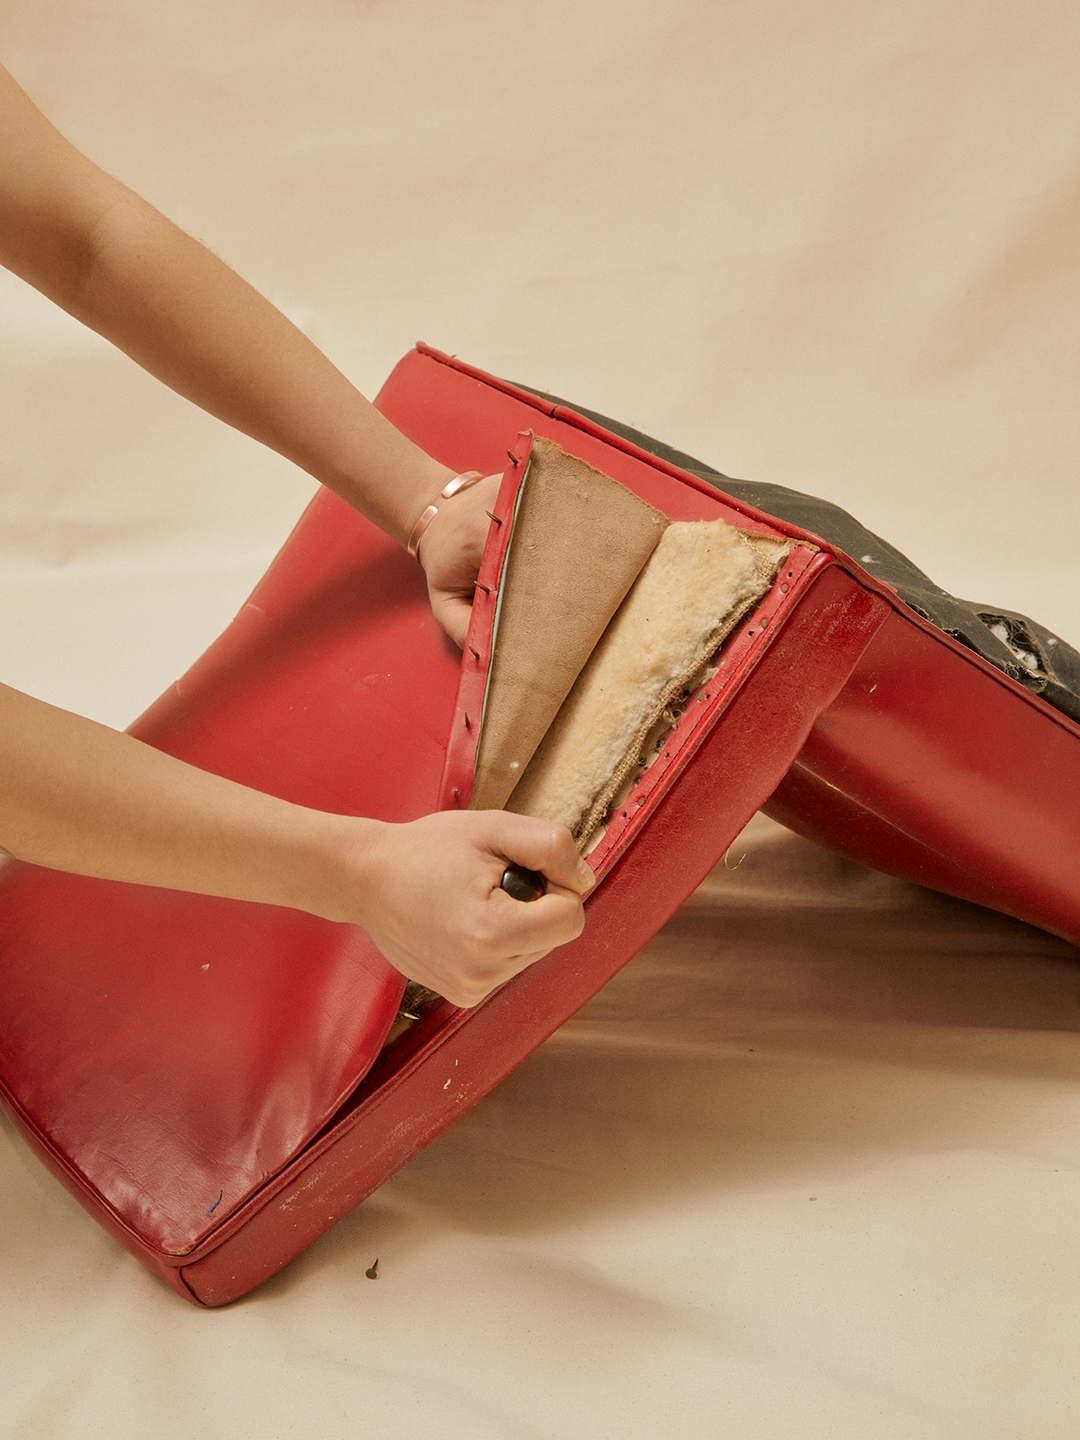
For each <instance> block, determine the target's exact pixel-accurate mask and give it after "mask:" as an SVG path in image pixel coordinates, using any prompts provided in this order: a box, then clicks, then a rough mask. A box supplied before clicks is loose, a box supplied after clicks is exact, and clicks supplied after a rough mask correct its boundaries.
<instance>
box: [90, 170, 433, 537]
mask: <svg viewBox="0 0 1080 1440" xmlns="http://www.w3.org/2000/svg"><path fill="white" fill-rule="evenodd" d="M62 303H64V304H65V308H67V309H69V310H70V311H71V313H73V314H75V315H76V316H77V318H78V319H80V320H82V321H83V322H84V323H86V324H87V325H89V326H91V327H92V328H93V329H95V330H97V331H98V332H99V333H100V334H102V335H104V336H105V337H106V338H107V339H109V340H111V341H112V342H113V343H114V344H115V345H117V346H118V347H119V348H120V349H122V350H124V351H125V352H126V353H127V354H128V355H130V356H131V358H132V359H133V360H135V361H137V362H138V364H140V365H141V366H143V368H144V369H146V370H148V371H150V373H151V374H153V375H156V376H157V377H158V378H159V379H160V380H162V381H164V382H165V384H167V385H169V386H170V387H171V388H172V389H174V390H176V391H177V392H179V393H180V394H181V395H184V396H186V397H187V398H188V399H189V400H192V401H194V402H195V403H196V404H198V405H200V406H201V407H202V408H203V409H205V410H207V411H209V412H210V413H211V414H213V415H216V416H217V417H218V418H219V419H221V420H224V421H225V422H226V423H228V424H229V425H232V426H234V427H235V428H236V429H238V430H242V431H243V432H244V433H245V434H248V435H250V436H252V437H253V438H254V439H256V440H259V441H261V442H262V443H263V444H265V445H268V446H269V447H270V448H271V449H273V450H276V451H278V452H279V453H280V454H282V455H284V456H286V458H287V459H289V460H292V461H293V462H294V463H295V464H297V465H299V466H301V467H302V468H303V469H304V470H306V471H307V472H308V473H309V474H311V475H313V476H314V477H315V478H316V479H317V480H319V481H321V482H322V483H323V484H324V485H327V486H328V487H329V488H330V489H332V490H334V491H336V492H337V493H338V494H339V495H341V496H342V497H343V498H344V499H346V500H347V501H348V502H349V503H350V504H352V505H354V506H355V507H356V508H357V509H358V510H360V511H362V512H363V513H364V514H366V515H367V516H368V517H369V518H370V519H371V520H373V521H374V522H375V523H376V524H377V525H379V526H380V527H381V528H382V529H384V530H385V531H386V532H387V533H388V534H390V535H392V536H393V537H394V538H395V539H396V540H398V541H399V542H400V543H402V544H404V543H405V542H406V541H407V539H408V537H409V534H410V532H411V530H412V527H413V525H414V523H415V521H416V518H417V516H418V515H419V514H420V512H421V511H422V510H423V509H424V507H425V506H426V505H428V504H429V503H430V501H431V500H432V499H433V498H434V496H436V495H437V493H438V491H439V490H440V489H441V488H442V486H443V485H444V484H445V483H446V481H447V479H448V478H449V477H450V476H451V474H452V473H453V472H452V471H450V470H448V469H447V467H445V466H443V465H440V464H439V463H438V462H436V461H434V460H432V459H431V458H430V457H429V456H428V455H426V454H425V453H424V452H423V451H422V450H420V449H419V447H418V446H416V445H414V444H413V443H412V441H410V440H408V439H406V437H405V436H404V435H402V434H401V432H400V431H398V430H397V429H395V428H394V426H392V425H391V424H390V423H389V422H388V421H386V420H385V419H384V418H383V417H382V416H381V415H380V414H379V412H378V411H377V410H376V409H375V408H374V407H373V406H372V405H371V404H369V402H368V401H367V400H366V399H365V398H364V397H363V396H362V395H361V394H360V393H359V391H358V390H357V389H356V388H355V387H354V386H353V385H352V384H351V383H350V382H349V381H348V380H347V379H346V378H345V376H344V375H342V374H341V372H340V371H339V370H337V369H336V367H335V366H334V365H332V364H331V363H330V361H329V360H328V359H327V358H326V357H325V356H324V355H323V354H322V353H321V352H320V351H319V350H317V349H316V347H315V346H314V345H312V344H311V342H310V341H309V340H308V339H307V338H306V336H304V335H303V334H302V333H301V332H300V331H299V330H297V329H296V327H295V326H294V325H293V324H291V322H290V321H289V320H287V319H286V318H285V316H283V315H282V314H281V313H280V312H279V311H278V310H276V309H275V308H274V307H273V306H272V305H271V304H270V303H269V302H268V301H267V300H265V299H263V297H262V296H261V295H259V294H258V293H257V292H256V291H255V290H253V289H252V287H251V286H250V285H248V284H247V283H246V282H245V281H244V280H242V279H241V278H240V277H239V276H238V275H236V274H234V273H233V271H231V270H230V269H229V268H228V267H227V266H226V265H224V264H223V263H222V262H221V261H220V260H218V259H217V258H216V257H215V256H214V255H212V254H211V253H210V252H209V251H208V250H207V249H205V247H204V246H202V245H200V244H199V243H198V242H197V241H195V240H193V239H191V238H190V236H188V235H185V234H184V233H183V232H182V231H180V230H178V229H177V228H176V226H175V225H173V224H172V223H171V222H170V221H168V220H166V219H165V218H164V217H163V216H161V215H160V214H158V212H157V211H155V210H153V209H152V208H151V207H150V206H149V205H146V204H144V203H143V202H142V201H140V200H139V199H138V197H136V196H133V195H132V196H128V195H127V193H126V192H121V197H120V198H118V200H117V202H116V203H115V205H114V206H113V207H112V208H111V209H110V210H109V211H108V212H107V213H106V214H105V215H104V216H103V217H102V219H101V221H100V223H99V224H98V225H97V226H96V228H95V231H94V236H93V245H92V250H91V257H90V260H89V263H88V265H87V268H86V272H85V278H84V280H83V283H82V284H81V286H80V287H79V290H78V293H77V294H75V295H73V296H66V297H64V299H63V301H62Z"/></svg>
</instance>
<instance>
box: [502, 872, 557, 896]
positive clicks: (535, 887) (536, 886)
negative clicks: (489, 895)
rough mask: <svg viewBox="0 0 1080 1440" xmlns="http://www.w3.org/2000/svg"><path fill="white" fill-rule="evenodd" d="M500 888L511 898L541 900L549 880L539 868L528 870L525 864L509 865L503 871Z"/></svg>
mask: <svg viewBox="0 0 1080 1440" xmlns="http://www.w3.org/2000/svg"><path fill="white" fill-rule="evenodd" d="M499 885H500V888H501V889H503V890H505V891H506V893H507V895H509V896H510V898H511V900H524V901H526V902H527V901H529V900H539V899H540V896H541V895H543V894H544V892H545V891H546V890H547V881H546V880H545V879H544V877H543V875H541V873H540V871H539V870H526V869H525V866H524V865H508V866H507V867H506V869H505V870H504V871H503V877H502V880H501V881H500V882H499Z"/></svg>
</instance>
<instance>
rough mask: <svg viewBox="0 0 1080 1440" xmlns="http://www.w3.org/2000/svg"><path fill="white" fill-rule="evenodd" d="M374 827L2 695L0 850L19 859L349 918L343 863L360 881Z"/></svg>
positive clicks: (358, 906) (358, 907)
mask: <svg viewBox="0 0 1080 1440" xmlns="http://www.w3.org/2000/svg"><path fill="white" fill-rule="evenodd" d="M377 828H379V827H377V826H376V824H375V822H373V821H364V820H351V819H347V818H344V817H341V816H336V815H324V814H322V813H320V812H318V811H314V810H308V809H305V808H304V807H302V806H299V805H291V804H289V803H288V802H286V801H284V800H279V799H277V798H275V797H274V796H270V795H264V794H261V793H260V792H258V791H254V790H249V789H247V788H246V787H245V786H242V785H237V784H234V783H233V782H232V781H230V780H226V779H223V778H222V777H221V776H218V775H211V774H208V773H207V772H206V771H202V770H197V769H195V768H194V767H193V766H190V765H186V764H184V763H183V762H182V761H180V760H177V759H175V758H173V757H172V756H170V755H165V754H163V753H162V752H160V751H158V750H154V749H152V748H151V747H150V746H148V745H144V744H142V743H141V742H140V741H138V740H135V739H133V738H132V737H131V736H129V735H121V734H119V733H118V732H117V731H115V730H110V729H107V728H106V727H105V726H103V725H98V724H96V723H95V722H94V721H92V720H86V719H83V718H81V717H80V716H77V715H71V714H68V713H67V712H66V711H64V710H58V709H56V708H55V707H53V706H51V705H46V704H44V703H43V702H42V701H39V700H34V699H31V698H30V697H29V696H26V695H22V694H21V693H20V692H18V691H16V690H11V689H9V688H8V687H6V686H0V847H2V848H3V849H4V850H6V851H7V852H8V853H9V854H11V855H14V856H16V857H17V858H19V859H23V860H28V861H31V862H33V863H35V864H39V865H45V866H49V867H50V868H53V869H57V870H69V871H74V872H75V873H77V874H81V875H92V876H97V877H99V878H103V879H112V880H125V881H135V882H137V883H139V884H143V885H158V886H163V887H166V888H169V889H178V890H192V891H196V892H198V893H200V894H204V895H224V896H229V897H232V898H234V899H241V900H257V901H263V902H268V903H271V904H278V905H288V906H292V907H295V908H298V909H302V910H308V911H311V912H313V913H315V914H321V915H323V916H325V917H327V918H330V919H342V918H345V915H344V913H343V911H342V902H341V891H342V889H343V888H345V887H344V886H343V882H342V878H341V876H342V871H343V865H342V856H347V857H348V859H349V862H350V863H351V864H352V865H353V866H354V868H355V876H356V878H357V879H359V880H361V882H362V878H363V869H364V851H365V846H366V842H367V841H368V840H369V839H370V838H371V837H370V836H369V833H368V832H369V831H371V832H374V831H375V830H376V829H377ZM359 888H361V889H362V888H363V887H362V883H361V886H360V887H359ZM353 900H354V910H355V912H356V913H354V914H353V915H352V916H350V917H349V918H360V913H361V912H362V896H361V895H359V894H357V895H355V896H354V897H353Z"/></svg>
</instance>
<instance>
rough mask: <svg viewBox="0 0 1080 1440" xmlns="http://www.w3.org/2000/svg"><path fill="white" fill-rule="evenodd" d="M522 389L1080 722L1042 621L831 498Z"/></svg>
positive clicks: (1073, 657)
mask: <svg viewBox="0 0 1080 1440" xmlns="http://www.w3.org/2000/svg"><path fill="white" fill-rule="evenodd" d="M520 388H521V389H522V390H527V391H528V392H529V394H531V395H536V396H538V397H539V398H540V399H542V400H546V401H549V402H550V404H551V406H552V408H553V409H554V408H555V407H556V406H563V407H564V408H565V409H567V410H573V411H574V412H575V413H576V414H578V415H583V416H585V418H586V419H588V420H592V421H593V422H594V423H595V424H597V425H602V426H603V427H604V429H605V430H610V431H611V432H612V433H613V434H615V435H620V436H622V438H623V439H624V440H629V441H631V442H632V443H633V444H634V445H638V446H640V448H641V449H642V450H647V451H648V452H649V453H650V454H651V455H656V456H657V457H658V458H659V459H661V460H667V461H668V462H669V463H670V464H672V465H677V466H678V467H679V468H680V469H681V470H688V471H689V472H690V474H691V475H696V476H697V477H698V479H699V480H704V481H705V482H706V483H707V484H709V485H712V486H714V487H715V488H716V489H717V490H719V491H720V492H721V493H722V494H725V495H730V496H731V497H732V498H733V499H736V500H742V501H745V502H746V503H747V504H749V505H753V506H756V508H757V509H759V510H762V511H764V512H765V513H766V514H767V515H773V516H775V517H776V519H777V520H784V521H787V522H788V523H789V524H791V525H797V526H799V527H800V528H801V529H803V530H810V531H812V532H813V534H815V535H819V536H820V537H821V538H822V539H823V540H824V541H826V543H827V544H828V545H830V546H832V547H833V548H834V549H837V550H842V551H843V552H844V553H845V554H846V555H849V556H850V557H851V559H852V560H855V561H856V562H857V563H858V564H859V565H861V566H862V567H863V568H864V569H866V570H868V571H869V572H870V574H871V575H874V576H876V577H877V579H879V580H884V581H885V583H886V584H887V585H891V586H892V587H893V588H894V589H895V590H896V592H897V594H898V595H899V596H900V598H901V600H903V601H904V602H905V604H907V605H910V606H911V608H912V610H914V611H915V612H916V613H917V614H919V615H921V616H922V617H923V619H925V620H929V621H930V622H931V624H934V625H937V626H938V628H939V629H941V630H944V631H945V633H946V634H947V635H952V636H953V637H954V638H955V639H957V640H960V641H961V642H962V643H963V644H965V645H967V646H968V647H969V648H970V649H972V650H974V651H976V652H977V653H978V654H979V655H981V656H982V657H983V659H984V660H989V661H990V663H991V664H992V665H996V666H997V668H998V669H999V670H1003V671H1004V672H1005V674H1006V675H1009V676H1011V677H1012V678H1013V679H1014V680H1019V681H1020V683H1021V684H1022V685H1025V686H1026V687H1027V688H1028V689H1029V690H1032V691H1034V692H1035V694H1036V695H1041V696H1042V698H1043V699H1044V700H1046V701H1047V702H1048V703H1049V704H1051V705H1053V706H1055V708H1056V709H1058V710H1060V711H1062V713H1063V714H1065V715H1068V717H1069V718H1070V719H1071V720H1076V721H1078V722H1080V654H1078V653H1077V651H1076V650H1074V649H1073V647H1072V646H1071V645H1069V644H1068V643H1067V642H1066V641H1064V640H1062V639H1061V637H1060V636H1058V635H1054V634H1052V633H1051V632H1050V631H1049V630H1047V629H1046V627H1045V626H1043V625H1040V624H1039V623H1038V622H1037V621H1035V620H1030V619H1029V618H1028V617H1027V616H1026V615H1019V614H1017V613H1016V612H1015V611H1013V610H1003V609H1002V608H1001V607H1000V606H996V605H989V604H986V605H984V604H979V603H977V602H975V601H971V600H958V599H956V597H955V596H953V595H950V594H949V593H948V591H946V590H942V589H941V587H940V586H939V585H935V584H934V582H933V581H932V580H931V579H930V578H929V576H927V575H924V574H923V572H922V571H921V570H920V569H919V568H918V567H917V566H916V565H913V564H912V562H911V561H910V560H909V559H908V558H907V556H906V555H902V554H901V553H900V551H899V550H897V549H896V548H895V547H894V546H892V545H890V544H889V543H888V541H887V540H882V539H881V538H880V536H878V535H875V534H874V533H873V531H872V530H867V529H866V527H865V526H864V525H860V524H859V522H858V521H857V520H856V519H855V518H854V516H852V515H849V514H848V512H847V511H846V510H842V509H841V508H840V506H839V505H833V504H832V503H831V502H830V501H828V500H818V499H815V497H814V496H812V495H803V494H802V493H801V492H800V491H798V490H789V489H788V487H787V486H786V485H767V484H759V483H757V482H755V481H753V480H733V479H731V477H730V476H727V475H723V474H721V473H720V471H719V470H714V469H713V468H712V466H711V465H705V464H704V463H703V462H702V461H700V460H695V459H693V457H692V456H690V455H684V454H682V453H681V451H678V450H673V449H672V448H671V446H670V445H665V444H664V443H663V442H662V441H660V440H654V439H652V438H651V436H648V435H643V434H641V432H640V431H638V430H633V429H631V428H630V427H629V426H628V425H622V424H620V423H619V421H617V420H610V419H608V418H607V416H605V415H598V414H596V412H595V411H592V410H585V409H583V408H582V407H581V406H580V405H573V404H571V403H570V401H568V400H560V399H559V398H558V397H557V396H554V395H548V394H545V393H544V392H543V391H541V390H533V389H531V388H530V387H529V386H527V385H522V386H521V387H520Z"/></svg>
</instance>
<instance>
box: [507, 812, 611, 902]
mask: <svg viewBox="0 0 1080 1440" xmlns="http://www.w3.org/2000/svg"><path fill="white" fill-rule="evenodd" d="M479 813H481V814H485V815H486V816H487V817H488V818H489V821H490V826H491V843H492V844H493V845H494V846H495V847H497V849H498V851H499V853H500V854H502V855H505V857H506V859H507V860H509V861H512V862H513V863H514V864H515V865H524V867H525V868H526V870H539V871H541V872H542V873H543V874H544V875H545V876H546V877H547V880H548V881H549V884H550V885H554V886H556V887H559V888H561V889H563V890H567V891H570V892H572V893H573V894H574V895H575V896H576V895H584V894H585V893H586V891H588V890H591V889H592V887H593V885H595V884H596V876H595V875H594V874H593V872H592V871H591V870H590V869H589V867H588V865H586V863H585V861H584V860H583V859H582V858H581V856H580V855H579V854H578V849H577V846H576V845H575V844H574V839H573V836H572V835H571V834H570V831H569V830H567V828H566V826H565V825H556V824H554V823H552V822H550V821H547V820H534V819H532V818H530V817H529V816H527V815H510V814H507V813H506V812H505V811H502V810H492V811H487V812H479ZM501 878H502V877H501V876H500V879H501ZM549 893H550V892H549Z"/></svg>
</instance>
